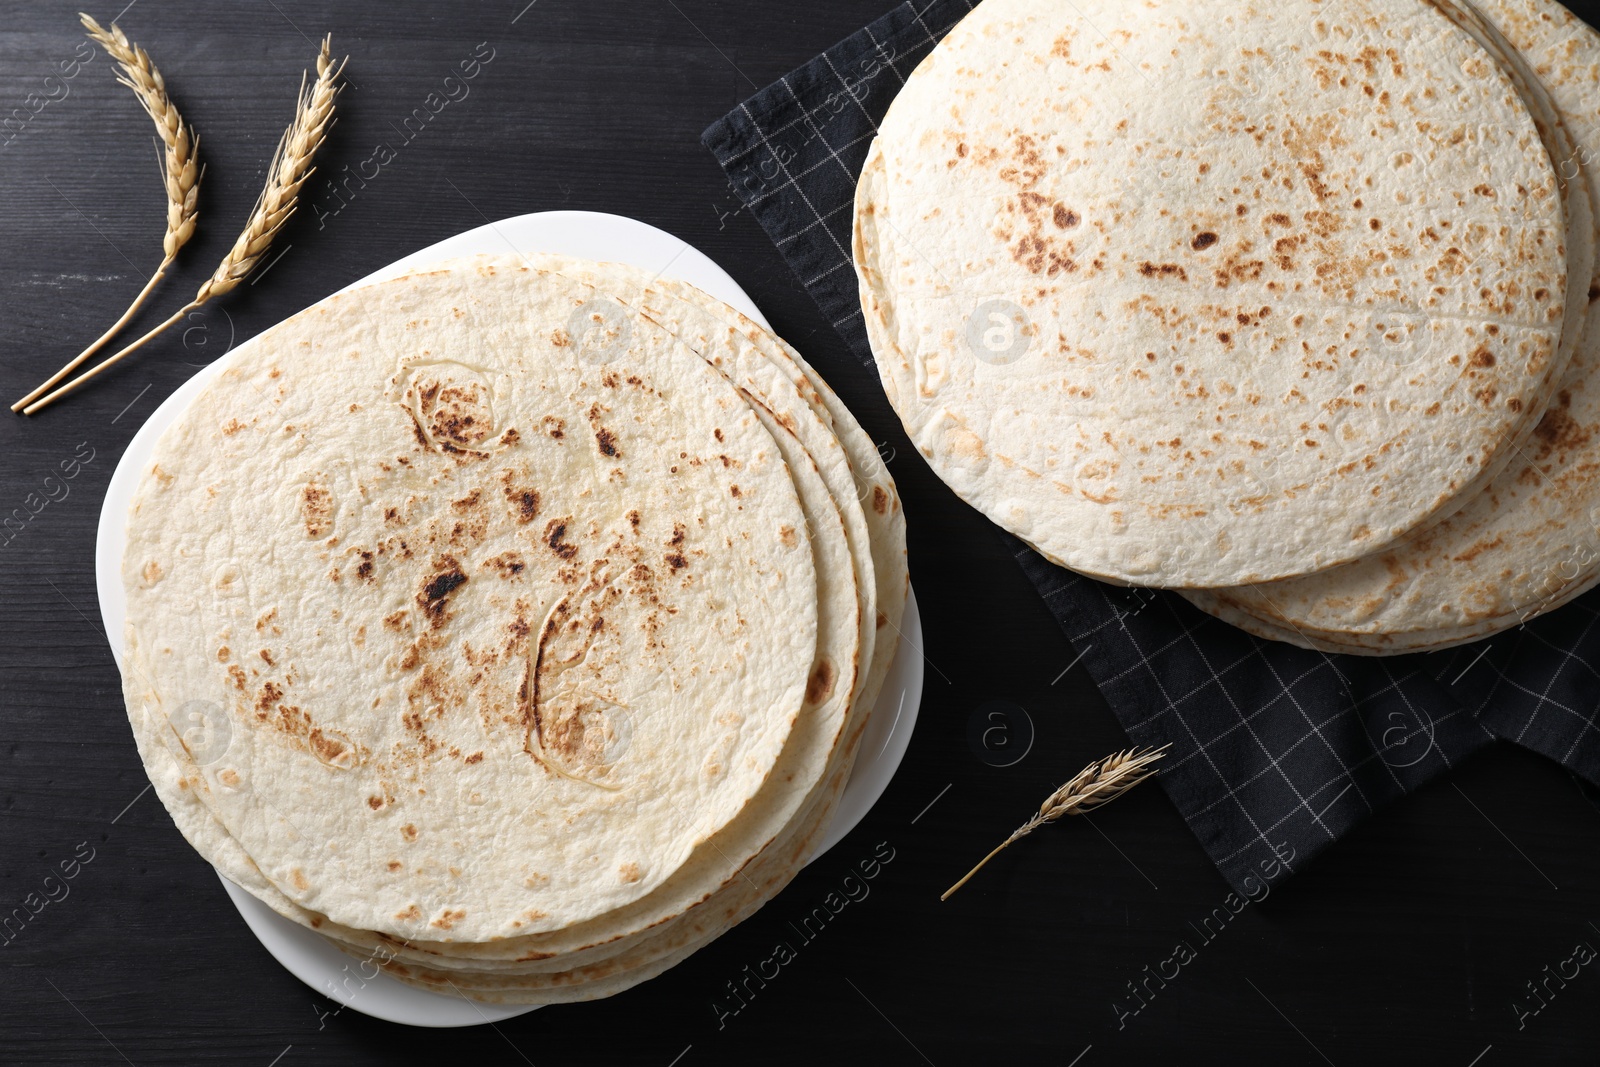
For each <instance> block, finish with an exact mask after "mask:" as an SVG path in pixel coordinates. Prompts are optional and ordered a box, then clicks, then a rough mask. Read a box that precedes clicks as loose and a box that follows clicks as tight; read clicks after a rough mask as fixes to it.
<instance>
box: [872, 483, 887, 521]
mask: <svg viewBox="0 0 1600 1067" xmlns="http://www.w3.org/2000/svg"><path fill="white" fill-rule="evenodd" d="M872 510H873V511H876V512H877V513H878V514H879V515H883V514H886V513H887V512H888V510H889V493H888V492H887V491H886V490H885V489H884V488H883V486H881V485H875V486H873V487H872Z"/></svg>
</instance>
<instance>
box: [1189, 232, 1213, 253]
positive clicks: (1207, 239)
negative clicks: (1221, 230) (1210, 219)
mask: <svg viewBox="0 0 1600 1067" xmlns="http://www.w3.org/2000/svg"><path fill="white" fill-rule="evenodd" d="M1216 243H1217V235H1216V234H1214V233H1212V232H1210V231H1209V230H1208V231H1206V232H1204V233H1197V234H1195V235H1194V240H1192V241H1190V242H1189V247H1190V248H1192V249H1194V250H1195V251H1196V252H1204V251H1205V250H1206V249H1208V248H1210V247H1211V246H1212V245H1214V244H1216Z"/></svg>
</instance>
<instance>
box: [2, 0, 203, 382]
mask: <svg viewBox="0 0 1600 1067" xmlns="http://www.w3.org/2000/svg"><path fill="white" fill-rule="evenodd" d="M78 17H79V18H80V19H81V20H83V26H84V29H86V30H88V31H89V37H90V38H91V39H93V40H94V41H95V42H97V43H98V44H99V45H100V47H101V48H103V49H105V51H106V54H107V55H109V56H110V57H111V58H112V59H114V60H116V61H117V66H118V67H120V68H121V70H122V73H120V74H119V75H117V81H119V82H121V83H122V84H123V85H126V86H127V87H128V88H129V89H132V90H133V94H134V96H135V97H136V98H137V99H138V101H139V104H140V106H142V107H143V108H144V110H145V114H147V115H149V116H150V119H151V121H153V122H154V123H155V124H156V134H157V135H158V136H159V137H160V138H161V144H162V146H163V164H164V167H163V169H164V170H165V171H166V187H167V233H166V236H165V237H164V238H163V239H162V242H161V248H162V252H163V258H162V260H161V265H160V266H158V267H157V268H156V270H155V273H154V274H152V275H150V280H149V281H147V282H145V284H144V288H143V289H140V290H139V295H137V296H135V297H134V298H133V303H132V304H129V305H128V310H127V311H124V312H123V313H122V317H121V318H120V319H118V320H117V321H116V322H114V323H112V324H111V328H110V329H108V330H106V332H105V333H103V334H101V335H100V336H99V337H98V338H97V339H96V340H95V342H94V343H93V344H92V345H90V346H89V347H88V348H85V349H84V350H83V351H82V352H80V353H78V355H77V356H76V357H75V358H74V359H73V360H72V362H70V363H68V364H67V365H66V366H65V367H62V368H61V369H60V370H58V371H56V373H55V374H54V375H52V376H51V377H50V379H49V380H48V381H46V382H45V383H44V384H42V385H40V386H39V387H38V388H37V389H35V390H33V392H31V393H29V394H28V395H27V396H25V397H23V398H22V399H21V400H18V401H17V402H16V403H15V404H12V405H11V410H12V411H16V410H18V409H19V408H21V407H23V406H25V405H26V404H28V403H29V402H30V401H32V400H33V399H34V398H35V397H37V396H38V395H39V394H40V393H43V392H44V391H45V390H46V389H49V388H50V387H51V386H52V385H54V384H56V382H59V381H60V380H61V379H62V378H64V377H66V376H67V375H68V374H69V373H71V372H72V370H73V369H75V368H76V367H77V366H78V365H79V364H81V363H82V362H83V361H84V360H86V359H88V358H89V357H90V356H92V355H94V354H95V353H96V352H98V351H99V350H100V348H101V346H102V345H104V344H105V343H106V342H107V341H109V340H111V338H113V337H115V336H116V335H117V333H118V332H119V331H120V330H121V329H122V328H123V327H124V326H126V325H127V324H128V320H129V319H131V318H133V315H134V313H135V312H136V311H138V310H139V307H140V306H141V305H142V304H143V303H144V301H145V297H147V296H149V295H150V292H151V290H153V289H154V288H155V287H156V283H157V282H159V281H161V279H162V278H164V277H166V273H167V268H168V267H170V266H172V261H173V260H174V259H176V258H177V256H178V249H180V248H182V247H183V246H184V245H185V244H186V243H187V242H188V240H189V238H190V237H192V236H194V227H195V219H196V217H197V216H198V214H199V213H198V211H197V209H196V207H197V203H198V201H199V195H200V178H201V175H202V174H203V173H204V171H203V169H202V168H201V167H200V166H199V161H198V158H197V157H198V155H199V151H200V138H199V137H196V136H194V135H193V134H191V133H190V131H189V127H188V126H187V125H185V124H184V121H183V116H182V115H180V114H179V113H178V109H177V107H176V106H175V105H174V104H173V103H172V99H171V98H170V97H169V96H167V83H166V81H165V80H164V79H163V78H162V77H161V71H160V70H158V69H157V68H156V65H155V64H154V63H153V62H151V60H150V56H149V55H148V54H147V53H146V52H145V50H144V49H143V48H140V47H139V46H138V45H136V44H134V43H132V42H131V41H129V40H128V37H127V35H126V34H124V33H123V32H122V28H121V27H120V26H118V25H117V24H116V23H115V22H113V23H112V24H111V29H109V30H107V29H106V28H105V27H103V26H101V25H100V24H99V23H98V22H96V21H95V20H94V19H93V18H91V17H90V16H88V15H85V14H82V13H80V14H79V15H78Z"/></svg>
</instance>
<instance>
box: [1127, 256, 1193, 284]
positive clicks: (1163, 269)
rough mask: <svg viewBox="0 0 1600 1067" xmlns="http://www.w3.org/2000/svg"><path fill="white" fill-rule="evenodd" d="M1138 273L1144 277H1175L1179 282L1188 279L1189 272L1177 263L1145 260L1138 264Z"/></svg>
mask: <svg viewBox="0 0 1600 1067" xmlns="http://www.w3.org/2000/svg"><path fill="white" fill-rule="evenodd" d="M1139 273H1140V274H1142V275H1144V276H1145V277H1146V278H1176V279H1178V280H1179V281H1180V282H1186V281H1188V280H1189V272H1188V271H1186V270H1184V269H1183V267H1182V266H1181V265H1179V264H1177V263H1151V262H1150V261H1149V260H1145V261H1144V262H1143V263H1141V264H1139Z"/></svg>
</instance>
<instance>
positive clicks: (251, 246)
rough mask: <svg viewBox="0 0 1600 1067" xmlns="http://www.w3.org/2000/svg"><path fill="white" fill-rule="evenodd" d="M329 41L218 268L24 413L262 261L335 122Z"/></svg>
mask: <svg viewBox="0 0 1600 1067" xmlns="http://www.w3.org/2000/svg"><path fill="white" fill-rule="evenodd" d="M332 44H333V38H332V37H331V36H329V37H324V38H323V40H322V50H321V52H320V53H319V54H318V56H317V77H316V80H315V81H314V82H312V83H311V86H310V88H309V89H308V88H307V87H306V80H305V77H304V76H302V77H301V79H300V94H299V97H298V99H297V100H296V103H295V113H294V121H293V122H291V123H290V124H289V128H288V129H287V130H285V131H284V134H283V137H282V138H280V139H279V141H278V147H277V149H276V150H275V151H274V152H273V154H272V165H271V166H270V167H269V168H268V172H267V184H266V186H265V188H263V189H262V190H261V196H260V197H259V198H258V199H257V200H256V205H255V208H254V209H253V210H252V211H251V212H250V218H249V221H247V222H246V223H245V226H244V229H243V230H242V231H241V232H240V234H239V236H238V238H237V239H236V240H235V241H234V242H233V247H232V248H231V249H229V250H228V254H227V255H226V256H225V257H223V260H222V262H221V263H220V264H218V265H217V269H216V270H215V271H213V272H212V273H211V277H209V278H207V279H206V280H205V282H204V283H203V284H202V285H201V286H200V289H199V291H198V292H196V293H195V297H194V299H193V300H191V301H189V303H187V304H185V305H184V306H183V307H181V308H179V309H178V310H177V311H176V312H174V313H173V315H172V317H171V318H169V319H167V320H166V321H165V322H163V323H161V324H160V325H158V326H156V327H155V328H154V329H153V330H151V331H150V332H149V333H147V334H145V335H144V336H143V337H141V338H139V339H138V340H137V341H135V342H133V343H132V344H131V345H128V346H127V347H126V348H124V349H123V350H122V351H120V352H118V353H117V354H116V355H114V356H111V357H110V358H108V359H106V360H104V361H103V362H101V363H98V364H96V365H95V367H94V368H93V369H91V370H89V371H86V372H85V373H83V374H80V375H78V377H76V378H74V379H72V381H70V382H68V383H67V384H66V385H63V386H62V387H61V388H59V389H57V390H56V391H55V392H53V393H50V394H49V395H48V396H45V397H43V398H42V399H39V400H36V401H34V402H33V403H31V404H29V405H28V406H27V407H25V408H23V411H24V412H25V413H26V414H29V415H32V414H33V413H34V412H36V411H38V410H39V409H40V408H43V407H45V406H46V405H47V404H51V403H53V402H54V401H56V400H57V399H59V398H60V397H62V396H65V395H66V394H68V393H70V392H72V391H73V390H74V389H77V388H78V387H79V386H81V385H83V384H84V383H85V382H87V381H89V380H90V379H91V378H93V377H94V376H95V375H97V374H99V373H100V372H101V371H103V370H105V369H106V368H107V367H110V366H111V365H112V364H114V363H116V362H117V361H118V360H121V359H122V358H123V357H125V356H127V355H128V354H129V353H131V352H133V351H135V350H136V349H138V348H139V347H140V346H142V345H143V344H145V342H147V341H149V340H150V339H151V338H153V337H155V336H156V335H158V334H160V333H161V332H162V331H163V330H166V329H167V328H168V327H170V326H171V325H173V323H176V322H178V321H179V320H180V319H182V318H183V317H184V316H185V315H187V314H188V313H189V312H191V311H193V310H195V309H196V308H198V307H200V306H201V305H203V304H205V303H206V302H207V301H209V300H211V299H212V298H214V297H218V296H221V295H223V294H224V293H226V292H228V291H229V290H231V289H233V288H234V287H235V286H237V285H238V284H239V283H240V282H242V281H244V279H245V278H246V277H248V276H249V274H250V272H251V271H252V270H254V269H255V268H256V267H257V266H258V265H259V264H260V262H261V259H262V257H263V256H264V255H266V253H267V250H268V249H269V248H270V247H271V246H272V239H273V238H274V237H275V236H276V235H277V233H278V231H279V230H281V229H282V228H283V226H284V224H285V223H286V222H288V221H289V219H290V217H291V216H293V215H294V211H295V208H296V207H297V206H298V204H299V192H300V187H301V186H302V185H303V184H305V180H306V179H307V178H309V177H310V176H311V173H312V171H314V170H315V169H316V168H315V167H313V166H312V160H313V159H314V158H315V156H316V154H317V149H319V148H321V147H322V142H323V140H324V139H325V138H326V136H327V133H328V129H329V127H330V126H332V124H333V107H334V99H335V98H336V97H337V96H338V95H339V89H338V87H337V86H336V85H335V84H334V83H335V82H336V81H337V79H338V77H339V74H340V72H341V71H343V70H344V65H345V63H346V62H347V61H348V57H346V59H344V60H340V61H339V62H338V63H337V64H335V63H334V61H333V58H332V55H331V54H330V49H331V48H332Z"/></svg>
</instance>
